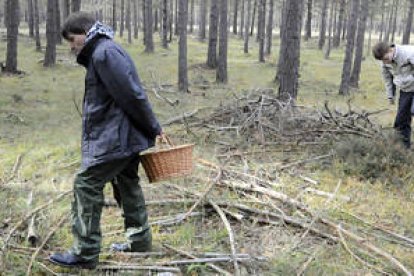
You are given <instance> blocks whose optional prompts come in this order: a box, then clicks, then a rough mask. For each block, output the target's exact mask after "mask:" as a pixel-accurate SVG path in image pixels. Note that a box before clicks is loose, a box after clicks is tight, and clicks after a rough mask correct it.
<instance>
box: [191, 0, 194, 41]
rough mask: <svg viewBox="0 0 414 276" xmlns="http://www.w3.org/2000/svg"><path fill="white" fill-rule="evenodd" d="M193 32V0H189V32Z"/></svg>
mask: <svg viewBox="0 0 414 276" xmlns="http://www.w3.org/2000/svg"><path fill="white" fill-rule="evenodd" d="M193 32H194V0H190V34H192V33H193Z"/></svg>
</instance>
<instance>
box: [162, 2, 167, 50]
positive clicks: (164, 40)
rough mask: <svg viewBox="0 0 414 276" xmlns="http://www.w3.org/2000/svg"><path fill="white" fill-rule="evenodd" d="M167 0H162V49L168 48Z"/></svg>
mask: <svg viewBox="0 0 414 276" xmlns="http://www.w3.org/2000/svg"><path fill="white" fill-rule="evenodd" d="M167 38H168V0H162V47H163V48H164V49H167V48H168V41H167Z"/></svg>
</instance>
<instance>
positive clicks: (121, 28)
mask: <svg viewBox="0 0 414 276" xmlns="http://www.w3.org/2000/svg"><path fill="white" fill-rule="evenodd" d="M127 1H128V0H127ZM144 1H148V0H144ZM124 29H125V0H121V22H120V26H119V36H120V37H123V36H124Z"/></svg>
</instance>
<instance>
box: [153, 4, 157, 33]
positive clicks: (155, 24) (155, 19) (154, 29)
mask: <svg viewBox="0 0 414 276" xmlns="http://www.w3.org/2000/svg"><path fill="white" fill-rule="evenodd" d="M152 31H153V32H154V33H155V32H158V9H155V11H154V27H153V28H152Z"/></svg>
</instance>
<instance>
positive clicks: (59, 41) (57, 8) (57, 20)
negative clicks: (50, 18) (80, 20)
mask: <svg viewBox="0 0 414 276" xmlns="http://www.w3.org/2000/svg"><path fill="white" fill-rule="evenodd" d="M55 16H56V18H55V28H56V43H57V44H62V37H61V36H60V28H61V22H60V6H59V1H57V0H56V1H55Z"/></svg>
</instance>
